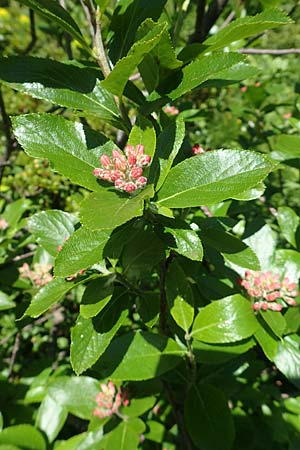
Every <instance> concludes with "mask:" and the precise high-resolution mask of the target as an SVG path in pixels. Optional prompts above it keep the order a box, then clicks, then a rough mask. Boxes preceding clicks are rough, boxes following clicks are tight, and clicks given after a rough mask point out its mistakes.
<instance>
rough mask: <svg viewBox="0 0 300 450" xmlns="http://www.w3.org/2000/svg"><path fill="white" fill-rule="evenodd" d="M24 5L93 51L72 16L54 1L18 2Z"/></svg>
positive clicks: (89, 50)
mask: <svg viewBox="0 0 300 450" xmlns="http://www.w3.org/2000/svg"><path fill="white" fill-rule="evenodd" d="M17 1H18V2H19V3H22V5H25V6H28V8H31V9H33V10H34V11H36V12H37V13H38V14H41V15H42V16H44V17H46V18H47V19H49V20H50V21H51V22H53V23H54V24H56V25H58V26H59V27H61V28H62V29H63V30H65V31H66V32H67V33H69V34H70V35H71V36H72V37H73V38H74V39H76V40H77V41H78V42H80V44H81V45H82V47H84V49H85V50H86V51H88V52H89V53H91V49H90V47H89V45H88V44H87V43H86V41H85V39H84V37H83V36H82V34H81V31H80V29H79V27H78V25H77V23H76V22H75V21H74V20H73V19H72V17H71V16H70V14H69V13H68V12H67V11H66V10H65V9H64V8H63V7H62V6H60V5H59V4H58V3H57V2H54V1H52V0H17Z"/></svg>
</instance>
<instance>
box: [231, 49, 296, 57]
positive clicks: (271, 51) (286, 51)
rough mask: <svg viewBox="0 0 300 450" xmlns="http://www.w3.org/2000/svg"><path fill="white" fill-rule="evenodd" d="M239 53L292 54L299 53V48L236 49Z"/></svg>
mask: <svg viewBox="0 0 300 450" xmlns="http://www.w3.org/2000/svg"><path fill="white" fill-rule="evenodd" d="M238 52H240V53H245V54H248V55H275V56H280V55H292V54H299V53H300V48H279V49H273V48H240V49H239V50H238Z"/></svg>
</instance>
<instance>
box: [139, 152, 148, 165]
mask: <svg viewBox="0 0 300 450" xmlns="http://www.w3.org/2000/svg"><path fill="white" fill-rule="evenodd" d="M150 162H151V156H150V155H142V156H141V158H140V159H139V164H140V165H141V166H142V167H146V166H148V165H149V164H150Z"/></svg>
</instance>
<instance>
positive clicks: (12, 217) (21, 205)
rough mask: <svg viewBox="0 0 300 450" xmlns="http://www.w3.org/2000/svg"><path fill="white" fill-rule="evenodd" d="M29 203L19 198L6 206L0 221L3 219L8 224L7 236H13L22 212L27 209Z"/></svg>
mask: <svg viewBox="0 0 300 450" xmlns="http://www.w3.org/2000/svg"><path fill="white" fill-rule="evenodd" d="M30 205H31V201H30V200H28V199H25V198H20V199H19V200H16V201H15V202H12V203H9V204H8V205H6V207H5V209H4V211H3V213H2V214H1V219H5V220H6V221H7V222H8V227H9V229H8V235H10V231H11V234H12V235H13V234H14V233H15V231H16V229H17V228H18V222H19V221H20V219H21V217H22V215H23V214H24V212H25V211H26V210H27V209H29V207H30Z"/></svg>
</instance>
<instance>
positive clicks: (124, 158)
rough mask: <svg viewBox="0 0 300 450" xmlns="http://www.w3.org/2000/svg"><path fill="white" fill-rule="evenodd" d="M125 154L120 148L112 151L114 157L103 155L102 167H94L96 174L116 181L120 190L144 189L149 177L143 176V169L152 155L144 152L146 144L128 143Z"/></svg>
mask: <svg viewBox="0 0 300 450" xmlns="http://www.w3.org/2000/svg"><path fill="white" fill-rule="evenodd" d="M124 152H125V155H123V154H122V153H121V152H120V150H113V151H112V159H111V158H110V157H109V156H108V155H105V154H104V155H102V156H101V158H100V162H101V164H102V168H99V167H97V168H96V169H94V172H93V173H94V175H95V176H96V177H97V178H100V179H101V180H104V181H109V182H111V183H114V185H115V188H116V189H118V190H119V191H125V192H128V193H131V192H134V191H136V190H137V189H144V187H145V186H146V184H147V178H145V177H144V176H143V170H144V168H145V167H147V166H148V165H149V164H150V162H151V156H149V155H145V154H144V146H143V145H142V144H138V145H137V146H136V147H133V146H132V145H127V146H126V147H125V149H124Z"/></svg>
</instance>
